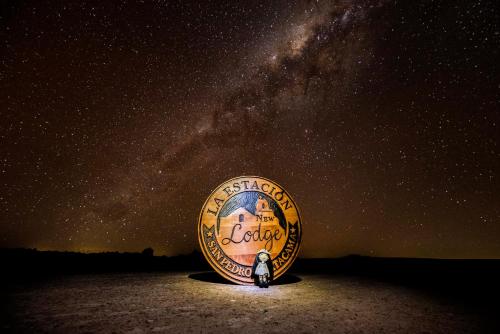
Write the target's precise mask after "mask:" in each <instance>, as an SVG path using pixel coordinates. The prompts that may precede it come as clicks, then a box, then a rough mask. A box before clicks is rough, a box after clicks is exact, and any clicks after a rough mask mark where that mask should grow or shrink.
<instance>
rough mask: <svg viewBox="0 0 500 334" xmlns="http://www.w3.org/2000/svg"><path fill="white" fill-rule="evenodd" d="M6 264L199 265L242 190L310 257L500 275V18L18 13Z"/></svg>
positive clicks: (2, 208)
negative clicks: (285, 226) (268, 204)
mask: <svg viewBox="0 0 500 334" xmlns="http://www.w3.org/2000/svg"><path fill="white" fill-rule="evenodd" d="M0 6H1V7H0V14H1V15H0V43H1V44H0V45H1V46H0V50H1V51H0V52H1V58H0V101H1V105H2V106H1V108H0V116H1V122H0V140H1V145H0V187H1V191H0V246H1V247H30V248H38V249H41V250H49V249H50V250H72V251H84V252H98V251H141V250H142V249H144V248H146V247H153V248H154V249H155V253H156V254H165V255H176V254H182V253H189V252H191V251H192V250H194V249H199V246H198V244H197V243H198V241H197V235H196V225H197V220H198V215H199V211H200V209H201V207H202V205H203V203H204V201H205V199H206V198H207V197H208V195H209V194H210V193H211V191H212V190H213V189H214V188H215V187H217V186H218V185H219V184H220V183H222V182H223V181H225V180H226V179H229V178H232V177H236V176H240V175H260V176H264V177H267V178H270V179H272V180H274V181H276V182H278V183H279V184H281V185H283V186H284V187H285V188H286V189H287V191H288V192H289V193H290V194H291V195H292V196H293V198H294V200H295V201H296V202H297V204H298V206H299V208H300V210H301V214H302V219H303V229H304V237H303V245H302V249H301V254H300V255H301V256H303V257H335V256H343V255H347V254H363V255H371V256H397V257H431V258H500V191H499V189H500V182H499V179H500V147H499V145H500V114H499V110H500V108H499V107H500V105H499V96H500V94H499V93H500V73H499V69H500V66H499V65H498V59H500V57H499V56H500V55H499V44H500V9H499V7H498V4H497V3H496V1H494V0H491V1H478V0H467V1H465V0H463V1H450V0H443V1H429V0H424V1H396V0H374V1H371V0H367V1H361V0H338V1H322V0H318V1H290V0H286V1H278V0H277V1H248V0H245V1H237V0H234V1H189V0H180V1H160V0H156V1H137V2H136V1H73V0H60V1H14V0H11V1H2V4H1V5H0Z"/></svg>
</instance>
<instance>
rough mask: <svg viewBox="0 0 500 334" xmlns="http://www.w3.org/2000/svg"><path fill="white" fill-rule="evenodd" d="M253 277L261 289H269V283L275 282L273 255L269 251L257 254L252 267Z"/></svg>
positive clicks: (261, 251)
mask: <svg viewBox="0 0 500 334" xmlns="http://www.w3.org/2000/svg"><path fill="white" fill-rule="evenodd" d="M252 277H253V279H254V281H255V285H258V286H259V287H261V288H267V287H269V283H271V281H272V280H273V265H272V263H271V253H269V252H268V251H267V250H265V249H261V250H260V251H258V252H257V255H256V256H255V261H254V263H253V267H252Z"/></svg>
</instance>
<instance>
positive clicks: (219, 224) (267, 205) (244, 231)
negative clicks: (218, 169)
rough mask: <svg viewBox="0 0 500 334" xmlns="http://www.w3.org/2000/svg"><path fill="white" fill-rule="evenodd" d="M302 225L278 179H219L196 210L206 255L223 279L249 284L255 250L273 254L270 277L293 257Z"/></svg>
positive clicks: (199, 233) (199, 232) (290, 262)
mask: <svg viewBox="0 0 500 334" xmlns="http://www.w3.org/2000/svg"><path fill="white" fill-rule="evenodd" d="M301 237H302V226H301V221H300V215H299V210H298V208H297V205H296V204H295V202H294V201H293V199H292V198H291V197H290V195H289V194H288V193H287V191H286V190H285V189H284V188H283V187H281V186H280V185H278V184H277V183H276V182H274V181H271V180H269V179H266V178H263V177H258V176H240V177H236V178H233V179H231V180H228V181H226V182H224V183H222V184H221V185H220V186H218V187H217V189H215V190H214V191H213V192H212V194H211V195H210V196H209V197H208V199H207V200H206V202H205V204H204V205H203V208H202V210H201V213H200V219H199V222H198V239H199V242H200V246H201V249H202V251H203V254H204V255H205V258H206V259H207V261H208V262H209V263H210V265H211V266H212V267H213V268H214V269H215V270H216V271H217V272H218V273H219V274H221V275H222V276H223V277H225V278H227V279H228V280H230V281H232V282H235V283H238V284H253V279H252V278H251V274H252V265H253V262H254V260H255V256H256V254H257V252H258V251H259V250H261V249H266V250H267V251H269V253H270V254H271V260H272V264H273V268H274V279H276V278H278V277H279V276H281V275H283V273H285V271H286V270H287V269H288V268H290V266H291V264H292V263H293V261H294V260H295V258H296V257H297V254H298V252H299V247H300V241H301Z"/></svg>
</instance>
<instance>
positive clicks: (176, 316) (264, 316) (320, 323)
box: [1, 272, 494, 333]
mask: <svg viewBox="0 0 500 334" xmlns="http://www.w3.org/2000/svg"><path fill="white" fill-rule="evenodd" d="M4 294H5V296H3V297H2V298H3V299H4V301H6V303H4V304H3V305H4V306H3V307H4V310H3V311H2V313H3V319H2V329H1V330H2V332H4V333H5V332H36V333H42V332H50V333H96V332H99V333H150V332H164V333H181V332H186V333H211V332H220V333H258V332H263V333H267V332H270V333H284V332H288V333H482V332H488V331H494V329H492V328H493V327H491V326H493V325H494V324H493V323H492V321H494V319H492V318H491V317H490V315H488V314H485V313H483V311H484V310H482V309H481V308H473V307H472V308H471V307H470V306H467V305H465V304H463V303H461V302H460V301H457V300H454V299H449V298H443V297H439V295H436V294H434V293H428V292H426V291H421V290H418V289H412V288H408V287H404V286H401V285H398V284H390V283H386V282H378V281H374V280H369V279H366V278H357V277H350V276H335V275H313V274H304V275H300V274H297V275H288V276H286V277H283V279H282V280H281V281H278V282H277V285H274V286H271V287H270V288H269V289H260V288H258V287H255V286H239V285H233V284H228V283H225V282H223V281H222V280H220V279H217V277H216V275H215V273H188V272H178V273H137V274H134V273H127V274H116V273H115V274H96V275H75V276H65V277H60V278H53V279H48V280H45V281H44V282H38V283H36V284H31V285H29V286H26V285H17V286H13V287H11V288H9V290H8V291H6V292H4Z"/></svg>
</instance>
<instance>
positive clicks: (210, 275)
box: [188, 271, 302, 285]
mask: <svg viewBox="0 0 500 334" xmlns="http://www.w3.org/2000/svg"><path fill="white" fill-rule="evenodd" d="M188 277H189V278H191V279H194V280H197V281H203V282H209V283H219V284H233V285H236V283H233V282H230V281H228V280H226V279H225V278H224V277H222V276H220V275H219V274H217V273H216V272H215V271H206V272H201V273H194V274H190V275H189V276H188ZM300 281H302V279H301V278H300V277H298V276H295V275H291V274H284V275H283V276H281V277H279V278H278V279H276V280H275V281H273V282H272V284H271V285H285V284H293V283H298V282H300Z"/></svg>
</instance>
